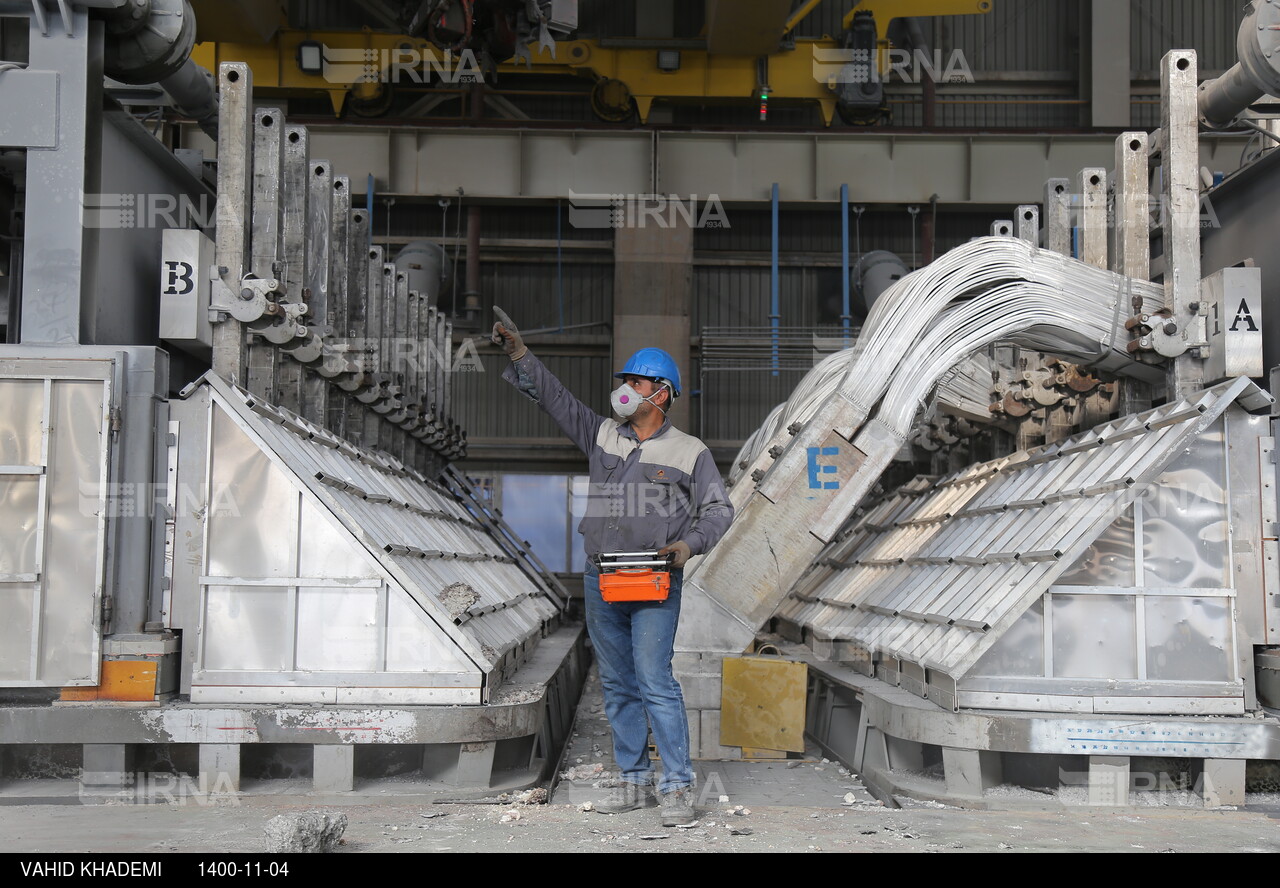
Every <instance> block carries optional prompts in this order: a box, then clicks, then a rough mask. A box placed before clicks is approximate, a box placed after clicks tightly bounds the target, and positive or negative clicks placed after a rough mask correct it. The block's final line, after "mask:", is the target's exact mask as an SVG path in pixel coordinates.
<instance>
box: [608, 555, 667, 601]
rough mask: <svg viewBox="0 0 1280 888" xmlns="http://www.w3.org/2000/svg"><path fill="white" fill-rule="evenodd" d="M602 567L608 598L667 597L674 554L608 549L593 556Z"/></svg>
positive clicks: (627, 599) (643, 598)
mask: <svg viewBox="0 0 1280 888" xmlns="http://www.w3.org/2000/svg"><path fill="white" fill-rule="evenodd" d="M591 560H592V562H593V563H594V564H595V565H596V567H597V568H598V569H599V571H600V597H601V598H603V599H604V600H605V601H609V602H616V601H665V600H666V599H667V595H668V594H669V593H670V592H671V556H669V555H659V554H658V553H657V552H656V551H654V552H606V553H602V554H599V555H593V556H591Z"/></svg>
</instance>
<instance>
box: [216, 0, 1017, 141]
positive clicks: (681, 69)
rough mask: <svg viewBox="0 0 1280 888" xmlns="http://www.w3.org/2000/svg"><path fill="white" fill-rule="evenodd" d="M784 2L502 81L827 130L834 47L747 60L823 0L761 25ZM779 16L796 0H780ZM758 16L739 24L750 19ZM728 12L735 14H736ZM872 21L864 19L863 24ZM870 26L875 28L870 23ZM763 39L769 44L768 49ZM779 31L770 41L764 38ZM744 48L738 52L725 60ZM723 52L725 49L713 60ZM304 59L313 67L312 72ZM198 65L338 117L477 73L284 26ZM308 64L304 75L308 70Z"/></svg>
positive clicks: (543, 55)
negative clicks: (398, 91)
mask: <svg viewBox="0 0 1280 888" xmlns="http://www.w3.org/2000/svg"><path fill="white" fill-rule="evenodd" d="M777 2H778V0H748V2H745V3H734V4H732V6H730V4H728V3H727V2H725V0H709V2H708V12H707V15H708V23H707V27H706V29H705V31H704V36H705V37H706V38H707V39H706V43H707V47H708V48H705V49H704V48H698V49H687V48H678V49H670V50H663V49H662V48H661V46H660V43H661V41H654V42H653V43H652V44H650V45H647V46H645V47H642V48H641V47H636V48H632V47H626V46H616V45H610V46H605V45H602V44H601V42H600V41H598V40H562V41H559V42H557V43H556V45H555V57H554V58H552V57H551V53H550V52H548V51H545V50H541V51H540V50H539V49H538V48H536V47H531V51H532V58H531V60H530V61H529V62H528V63H527V64H525V63H522V62H520V61H518V60H517V61H510V62H504V63H502V64H500V65H498V66H497V72H498V74H499V75H500V76H518V75H520V74H521V73H536V74H564V75H569V76H574V77H582V78H587V79H589V80H591V81H592V83H593V88H592V93H591V103H592V108H593V110H594V111H595V112H596V114H597V115H599V116H600V117H602V118H603V119H605V120H625V119H626V118H627V117H629V116H630V114H631V105H632V102H634V105H635V110H636V112H637V113H638V115H639V118H640V120H641V122H644V121H646V120H647V119H648V116H649V111H650V108H651V107H652V105H653V103H654V101H655V100H658V101H663V102H681V101H702V102H706V101H713V102H743V101H749V102H760V103H761V106H762V107H761V117H762V119H763V118H764V116H765V109H766V107H767V103H768V102H769V101H770V100H775V101H778V100H780V101H783V102H787V103H792V104H794V103H797V102H814V103H816V104H817V105H818V106H819V108H820V109H821V111H822V117H823V120H824V121H825V122H826V123H827V124H828V125H830V123H831V120H832V117H833V116H834V113H835V110H836V106H837V103H838V98H837V95H836V92H835V89H834V87H835V82H834V81H835V78H836V75H837V72H838V71H839V69H840V65H841V63H840V61H839V60H840V59H841V58H843V55H842V50H843V51H844V54H845V55H847V48H846V47H845V45H844V44H843V43H842V41H841V40H840V39H838V38H833V37H821V38H813V39H796V40H795V41H794V48H793V49H786V50H775V51H773V52H772V53H769V54H767V55H751V54H741V51H742V49H744V48H745V49H747V50H748V51H749V50H750V49H752V48H754V47H757V46H759V45H772V46H775V47H776V46H777V44H778V41H779V40H780V39H781V38H782V37H784V36H785V35H787V34H789V33H790V32H791V31H792V30H793V29H794V28H795V27H796V25H798V24H799V23H800V22H801V21H802V20H803V19H804V18H805V17H806V16H807V15H808V14H809V13H810V12H812V11H813V10H814V9H815V8H816V7H817V6H818V5H819V3H821V2H822V0H807V2H805V3H804V4H803V5H802V6H800V7H799V8H798V9H796V10H795V11H794V12H793V13H791V15H790V16H789V17H787V18H786V19H785V21H784V22H782V23H781V25H780V27H779V26H778V25H777V24H776V23H775V24H774V25H769V24H768V22H765V21H761V20H760V14H762V9H763V7H764V6H767V5H769V4H770V3H772V5H773V7H774V11H775V12H776V5H777ZM783 2H784V9H785V8H786V7H789V6H790V0H783ZM992 6H993V0H861V2H858V3H855V4H854V5H853V7H852V8H851V9H850V10H849V12H848V13H847V14H846V15H845V17H844V20H843V25H844V27H845V28H846V29H849V28H851V27H853V26H854V23H855V18H856V17H857V16H859V14H863V13H869V14H870V15H871V16H872V17H873V18H872V19H871V21H874V22H880V23H883V24H886V25H887V23H888V22H889V21H890V20H891V19H894V18H906V17H917V16H944V15H945V16H950V15H981V14H985V13H989V12H990V11H991V9H992ZM753 9H754V12H755V13H756V14H757V15H756V17H755V18H754V19H753V18H752V15H750V14H748V15H745V16H744V15H743V13H744V12H746V13H751V12H752V11H753ZM731 14H736V17H735V16H734V15H731ZM864 21H865V19H864ZM873 27H875V26H873ZM761 33H763V34H764V35H765V38H767V42H766V43H763V44H762V43H761V39H762V38H761ZM769 34H772V35H774V36H772V37H769V36H768V35H769ZM874 43H875V46H876V48H877V50H878V52H877V53H876V66H877V68H878V70H879V71H880V72H882V73H883V72H886V71H888V69H889V60H888V50H889V48H890V46H889V42H888V41H887V40H886V39H885V38H884V37H883V36H882V34H881V33H880V32H879V31H876V32H875V37H874ZM730 47H737V48H738V49H739V52H738V53H736V54H735V53H731V52H729V51H728V50H729V48H730ZM713 48H718V49H720V51H714V50H713ZM308 56H309V57H310V58H312V59H315V60H318V64H310V65H305V64H304V63H305V61H306V59H307V58H308ZM192 57H193V58H194V59H195V61H196V62H197V63H198V64H201V65H204V66H205V67H206V68H208V69H209V70H211V71H216V70H217V66H218V64H219V63H220V62H224V61H237V62H244V63H246V64H248V65H249V67H250V69H251V70H252V71H253V85H254V90H255V92H256V93H257V94H259V95H263V96H267V95H272V94H276V95H283V96H288V95H307V94H312V95H314V94H315V93H317V92H324V93H327V94H328V95H329V97H330V100H331V102H332V104H333V110H334V114H335V115H338V114H341V113H342V109H343V107H344V105H345V104H346V102H347V98H348V96H349V95H350V96H355V97H356V98H357V99H359V100H361V101H362V102H365V103H368V102H372V101H374V100H376V99H377V97H379V96H380V95H383V94H384V93H385V92H386V90H387V89H388V85H389V84H390V85H392V86H394V85H395V84H396V83H400V84H402V85H403V84H405V83H410V84H419V85H424V84H426V83H428V82H435V83H439V82H441V81H444V82H447V83H450V84H452V85H456V84H459V83H467V82H471V81H473V80H474V79H475V78H478V77H479V76H480V74H481V72H480V69H479V64H478V62H477V60H476V57H475V56H474V55H473V54H469V53H468V52H466V51H463V52H462V53H458V54H452V53H446V52H445V51H443V50H441V49H438V48H437V47H435V46H433V45H432V44H431V43H430V41H428V40H425V39H422V38H415V37H407V36H403V35H397V34H392V33H387V32H378V31H370V30H367V29H366V30H362V31H300V30H290V29H284V28H281V29H280V30H277V31H276V32H275V34H274V35H273V36H272V37H271V39H270V40H268V41H267V42H265V43H261V44H252V43H227V42H204V43H199V44H197V46H196V47H195V50H194V51H193V53H192ZM304 66H305V67H306V68H308V69H309V70H304Z"/></svg>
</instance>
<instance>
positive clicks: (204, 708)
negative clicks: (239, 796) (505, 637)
mask: <svg viewBox="0 0 1280 888" xmlns="http://www.w3.org/2000/svg"><path fill="white" fill-rule="evenodd" d="M585 641H586V632H585V631H584V630H583V627H582V626H581V625H580V624H575V625H569V626H564V627H562V628H561V629H560V630H559V631H557V632H555V633H554V634H552V635H550V636H548V637H547V638H545V639H543V640H542V642H541V643H540V644H539V645H538V647H537V649H536V650H535V651H534V653H533V655H532V656H531V657H530V659H529V660H528V661H527V662H526V663H525V664H524V665H523V666H522V667H521V668H520V670H519V671H518V672H517V673H516V674H515V675H514V676H513V677H512V678H511V679H510V680H509V681H507V682H506V683H504V684H503V685H502V687H500V688H499V689H498V690H497V691H496V692H495V693H494V695H493V698H492V699H491V701H490V703H489V704H488V705H485V706H397V707H390V706H384V707H344V706H315V707H298V706H287V707H286V706H280V707H273V706H269V705H251V706H226V705H221V704H193V703H190V702H185V701H180V702H171V703H168V704H165V705H162V706H153V707H149V708H146V709H139V708H136V707H127V706H117V705H114V704H110V703H103V702H98V703H92V704H82V705H79V706H75V707H67V706H54V705H51V704H49V703H44V704H40V705H34V704H29V703H20V704H15V705H0V745H3V746H9V747H13V748H14V749H13V753H14V754H13V755H12V756H9V757H8V758H12V759H16V760H22V759H23V757H24V748H25V749H26V750H33V751H34V750H38V749H39V747H43V746H45V745H47V744H56V745H59V746H63V747H65V746H66V745H68V744H82V745H83V752H82V769H81V771H82V777H81V779H80V780H65V779H64V780H61V781H55V782H58V783H60V784H62V785H63V788H62V790H61V792H60V793H53V794H52V795H53V796H58V795H61V796H62V797H64V798H65V797H75V796H76V795H77V794H81V795H84V794H86V792H87V794H88V795H90V796H92V797H94V798H99V797H101V798H107V797H112V798H120V799H121V800H123V801H133V802H147V801H171V800H172V798H173V797H174V796H176V795H192V796H201V797H203V796H206V795H212V796H217V795H222V794H228V793H233V794H234V793H240V792H242V791H244V792H251V793H253V794H266V795H270V794H278V793H279V792H280V791H281V790H282V789H284V788H285V786H284V785H285V784H289V787H288V790H289V791H291V792H293V791H297V789H298V787H297V786H296V785H295V784H297V783H298V780H296V779H290V778H279V779H258V780H254V781H252V782H251V784H249V785H248V786H242V779H241V778H242V770H243V768H242V765H243V764H244V762H245V759H244V752H245V750H246V748H247V747H259V748H260V747H261V746H262V745H264V744H265V745H278V746H280V747H281V748H282V749H283V748H284V747H286V746H288V747H295V748H296V747H299V746H301V747H308V748H310V751H311V762H310V763H311V766H312V768H311V774H312V777H311V782H310V785H309V786H306V787H305V788H304V789H303V790H302V791H307V790H308V789H309V790H310V791H312V792H313V793H316V794H322V795H325V796H328V795H330V794H337V798H338V799H339V800H341V799H342V797H343V794H346V795H348V796H350V797H352V800H353V801H354V800H355V797H357V796H358V795H359V793H360V791H361V788H362V787H361V782H362V781H361V779H360V778H358V777H357V774H359V773H360V770H359V763H360V761H361V750H362V749H364V750H369V748H370V747H380V746H416V747H418V748H419V751H418V752H416V753H413V752H412V751H407V752H409V753H410V754H416V755H418V757H419V761H420V762H421V764H422V767H421V769H420V771H419V773H418V778H419V779H418V781H414V780H413V779H412V778H410V779H402V778H400V777H397V778H396V780H395V781H394V783H393V786H394V790H395V792H396V793H397V794H399V795H401V796H402V797H403V795H404V794H412V793H414V792H417V793H423V794H448V795H450V796H458V795H459V794H460V791H461V793H462V794H469V793H470V794H473V793H485V792H487V791H488V790H489V789H490V788H491V787H501V788H502V789H503V790H508V789H513V788H523V787H525V786H531V785H535V784H537V783H539V782H540V781H541V780H542V779H544V778H545V776H546V775H547V774H548V773H549V772H550V770H551V769H552V768H553V767H554V766H555V764H556V760H557V757H558V755H559V751H560V749H561V748H562V747H563V745H564V742H565V740H566V738H567V737H568V735H569V730H570V728H571V726H572V723H573V713H574V708H575V706H576V703H577V700H578V697H579V695H580V694H581V691H582V684H583V681H584V679H585V676H586V671H587V666H588V660H589V657H588V654H587V652H586V648H585ZM150 744H168V745H190V744H194V745H197V746H198V747H199V750H198V762H199V764H198V773H192V774H169V773H163V774H161V773H148V774H145V775H139V774H135V773H134V772H133V759H134V754H135V753H137V752H138V751H139V750H140V749H142V748H143V747H146V746H148V745H150ZM73 749H74V748H73ZM295 751H296V749H295ZM304 751H305V750H304ZM275 754H277V753H275V752H272V755H275ZM368 754H369V755H374V753H368ZM379 755H380V754H379ZM35 757H36V758H38V756H35ZM4 758H6V757H0V760H3V759H4ZM257 758H259V759H261V758H262V756H257ZM428 759H430V764H432V765H433V766H432V767H428V766H427V765H428V764H429V762H428ZM33 760H34V759H33ZM436 763H443V765H442V767H439V768H437V767H434V764H436ZM188 767H190V766H188ZM410 767H412V765H411V766H410ZM10 770H11V771H21V769H20V768H12V769H10ZM367 772H368V773H382V772H378V771H377V770H376V769H373V770H371V771H369V770H367ZM34 773H35V771H34V770H33V774H34ZM397 773H402V772H397ZM42 776H43V775H42ZM6 778H7V779H6V780H5V781H4V783H3V785H2V786H0V802H2V801H3V800H4V799H5V797H8V796H14V797H24V798H25V797H28V796H29V793H27V792H26V790H25V789H24V786H23V785H24V783H30V782H32V780H24V779H23V778H22V777H21V775H20V774H18V773H14V774H9V775H6ZM32 779H34V777H33V778H32ZM379 779H380V777H378V776H374V777H370V778H367V779H366V780H365V781H364V782H365V783H368V784H370V785H372V781H376V780H379ZM135 784H137V785H140V786H142V789H141V790H139V791H131V792H128V793H124V792H122V791H123V790H130V788H131V787H135ZM250 787H251V788H250ZM374 791H375V792H378V793H379V794H382V793H384V791H386V786H385V785H378V787H377V789H376V790H374ZM50 800H53V798H50Z"/></svg>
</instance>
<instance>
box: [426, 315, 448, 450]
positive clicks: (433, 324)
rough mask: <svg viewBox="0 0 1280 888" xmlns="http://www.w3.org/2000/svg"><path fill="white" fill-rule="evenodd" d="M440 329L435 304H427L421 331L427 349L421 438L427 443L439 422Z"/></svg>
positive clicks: (442, 355)
mask: <svg viewBox="0 0 1280 888" xmlns="http://www.w3.org/2000/svg"><path fill="white" fill-rule="evenodd" d="M440 329H441V325H440V314H439V312H437V311H436V309H435V306H433V305H428V306H427V323H426V326H425V327H424V328H423V331H422V339H423V345H424V346H425V347H426V350H427V368H426V370H427V378H426V384H425V388H424V389H423V392H422V410H423V437H422V440H423V441H424V442H426V443H427V444H428V445H430V444H431V443H432V437H433V436H434V434H435V432H436V424H437V423H438V422H439V411H437V409H436V407H437V406H438V405H439V402H440V400H439V399H440V396H439V392H440V378H441V377H442V376H443V375H444V374H443V372H442V370H441V363H442V362H443V361H445V360H446V358H445V356H444V354H442V353H441V351H440V332H439V331H440Z"/></svg>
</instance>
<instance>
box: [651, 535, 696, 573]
mask: <svg viewBox="0 0 1280 888" xmlns="http://www.w3.org/2000/svg"><path fill="white" fill-rule="evenodd" d="M658 554H659V555H670V556H671V566H672V567H684V563H685V562H686V561H688V560H689V559H690V558H691V557H693V550H692V549H690V548H689V544H688V543H686V542H685V541H684V540H676V541H675V542H674V543H668V544H667V545H665V546H663V547H662V548H661V549H659V550H658Z"/></svg>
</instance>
